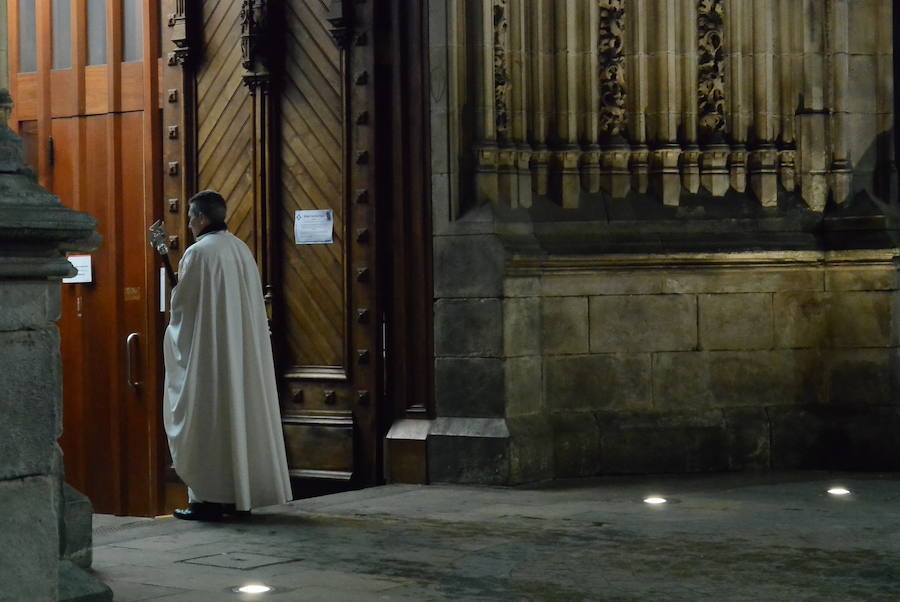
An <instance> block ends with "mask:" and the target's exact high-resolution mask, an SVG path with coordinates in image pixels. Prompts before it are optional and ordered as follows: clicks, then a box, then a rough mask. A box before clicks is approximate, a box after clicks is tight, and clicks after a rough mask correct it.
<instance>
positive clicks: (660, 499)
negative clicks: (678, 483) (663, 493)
mask: <svg viewBox="0 0 900 602" xmlns="http://www.w3.org/2000/svg"><path fill="white" fill-rule="evenodd" d="M644 503H645V504H665V503H666V498H664V497H645V498H644Z"/></svg>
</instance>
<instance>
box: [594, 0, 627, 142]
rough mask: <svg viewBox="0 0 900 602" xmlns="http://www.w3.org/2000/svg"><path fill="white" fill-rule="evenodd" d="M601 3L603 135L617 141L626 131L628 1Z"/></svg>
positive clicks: (600, 44)
mask: <svg viewBox="0 0 900 602" xmlns="http://www.w3.org/2000/svg"><path fill="white" fill-rule="evenodd" d="M599 2H600V40H599V44H598V45H599V48H598V50H599V64H600V131H601V132H602V133H603V134H605V135H606V136H609V137H613V136H619V135H621V134H622V131H623V130H624V128H625V52H624V43H625V40H624V31H625V0H599Z"/></svg>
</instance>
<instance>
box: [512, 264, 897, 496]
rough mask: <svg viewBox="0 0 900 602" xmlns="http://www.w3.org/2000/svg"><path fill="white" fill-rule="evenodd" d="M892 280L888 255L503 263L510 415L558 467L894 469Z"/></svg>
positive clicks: (559, 471)
mask: <svg viewBox="0 0 900 602" xmlns="http://www.w3.org/2000/svg"><path fill="white" fill-rule="evenodd" d="M576 264H577V265H576ZM897 274H898V272H897V265H896V263H895V259H894V256H893V253H892V252H847V253H820V252H802V253H768V254H750V253H748V254H723V255H718V256H716V255H703V256H699V255H698V256H692V257H691V256H681V257H678V256H669V257H658V258H650V257H645V258H643V259H638V260H629V259H628V258H627V257H620V258H615V257H604V258H597V259H596V261H593V262H586V261H585V260H584V259H583V258H582V259H580V260H578V261H577V262H573V261H571V260H566V259H559V260H553V259H546V260H542V261H522V262H520V264H519V265H517V262H516V260H513V261H512V262H511V264H510V269H509V271H508V273H507V277H506V280H505V291H504V301H503V303H504V308H505V312H504V328H505V335H506V336H505V342H506V343H507V344H506V345H505V354H506V358H507V359H506V382H507V387H506V415H507V418H508V419H509V420H513V421H515V420H519V421H530V422H531V423H538V422H543V423H544V424H546V425H547V426H548V427H549V430H550V431H551V437H552V457H553V465H552V470H550V471H549V472H550V473H551V474H552V476H555V477H569V476H587V475H592V474H610V473H644V472H688V471H710V470H741V469H761V468H835V469H838V468H839V469H867V470H876V469H897V468H898V467H900V453H898V452H900V444H898V443H896V441H897V439H896V437H894V436H893V434H892V433H895V432H897V431H896V429H897V428H900V406H898V397H897V383H896V379H897V377H896V372H897V371H896V369H895V368H896V366H897V358H898V355H897V351H898V350H897V345H898V340H900V337H898V332H900V327H898V323H900V320H898V319H897V317H896V316H898V313H897V311H898V308H900V305H898V300H900V294H898V286H897V285H898V278H897ZM526 316H527V317H526ZM526 341H527V342H526ZM510 430H511V438H512V441H511V446H512V447H515V446H516V445H520V446H524V445H526V443H525V442H524V441H516V439H517V433H516V430H515V429H514V428H513V427H512V426H511V428H510ZM525 436H526V437H527V435H525ZM531 443H532V444H533V443H534V442H531ZM514 473H515V471H514ZM516 476H520V477H521V478H522V479H523V480H527V478H526V476H527V475H525V474H521V475H516V474H513V477H514V478H515V477H516Z"/></svg>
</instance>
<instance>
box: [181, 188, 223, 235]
mask: <svg viewBox="0 0 900 602" xmlns="http://www.w3.org/2000/svg"><path fill="white" fill-rule="evenodd" d="M225 213H226V207H225V199H223V198H222V195H221V194H219V193H218V192H216V191H214V190H201V191H200V192H198V193H197V194H195V195H194V196H192V197H191V198H190V200H189V201H188V218H189V219H188V226H189V227H190V229H191V232H192V233H193V235H194V238H196V237H197V236H199V235H200V233H201V232H203V230H205V229H206V228H208V227H209V226H224V225H225Z"/></svg>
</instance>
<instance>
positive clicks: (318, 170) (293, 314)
mask: <svg viewBox="0 0 900 602" xmlns="http://www.w3.org/2000/svg"><path fill="white" fill-rule="evenodd" d="M327 11H328V6H327V3H323V2H322V1H321V0H291V1H289V2H288V3H287V7H286V11H285V16H286V18H287V20H288V24H287V28H286V30H287V31H288V32H289V33H288V36H287V40H286V43H287V52H286V54H287V57H288V60H287V61H286V66H285V70H286V73H285V80H284V91H283V95H282V98H281V116H282V124H281V132H282V137H281V140H282V142H281V152H280V156H281V160H282V165H281V175H282V190H281V202H282V208H281V209H282V210H281V212H280V214H279V219H278V223H279V224H280V228H281V232H280V235H281V237H282V249H281V250H282V252H283V254H284V255H283V262H282V274H281V278H282V287H283V290H284V291H285V296H286V298H285V303H284V307H285V312H286V316H285V322H284V325H285V329H286V331H287V332H286V334H287V343H288V345H287V346H288V349H289V351H290V354H291V363H293V364H294V365H299V366H341V365H343V364H344V360H345V357H344V355H345V344H344V337H345V334H346V333H345V316H346V312H345V309H346V308H345V300H344V299H345V295H344V291H345V261H346V255H345V244H346V242H347V241H345V240H344V232H343V229H344V219H345V215H344V206H343V198H342V195H343V191H342V185H341V182H342V177H343V176H342V173H341V169H342V168H341V157H342V155H343V153H344V149H343V148H342V144H343V140H342V139H343V134H342V116H341V111H342V109H341V106H342V102H341V72H340V53H339V51H338V50H337V48H336V47H335V45H334V43H333V42H332V41H331V37H330V34H329V33H328V31H327V28H326V21H325V16H326V14H327ZM302 209H331V210H333V211H334V216H335V241H334V244H331V245H304V246H296V245H294V244H293V239H294V234H293V224H294V212H295V211H297V210H302Z"/></svg>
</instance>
